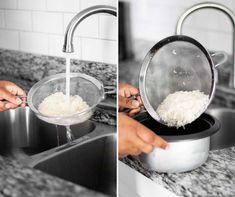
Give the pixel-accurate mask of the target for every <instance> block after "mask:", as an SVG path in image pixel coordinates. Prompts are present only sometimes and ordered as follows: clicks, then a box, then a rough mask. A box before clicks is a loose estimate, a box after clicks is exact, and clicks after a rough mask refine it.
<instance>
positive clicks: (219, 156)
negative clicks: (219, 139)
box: [122, 147, 235, 197]
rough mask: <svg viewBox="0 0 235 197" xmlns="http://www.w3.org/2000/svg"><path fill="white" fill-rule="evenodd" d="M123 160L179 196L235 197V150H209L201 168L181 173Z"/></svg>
mask: <svg viewBox="0 0 235 197" xmlns="http://www.w3.org/2000/svg"><path fill="white" fill-rule="evenodd" d="M122 161H123V162H124V163H126V164H127V165H129V166H130V167H132V168H134V169H136V170H137V171H139V172H140V173H142V174H143V175H145V176H146V177H148V178H150V179H151V180H153V181H154V182H156V183H158V184H160V185H162V186H163V187H165V188H166V189H168V190H170V191H172V192H173V193H175V194H177V195H179V196H185V197H199V196H200V197H216V196H220V197H221V196H224V197H234V196H235V147H232V148H226V149H222V150H215V151H210V153H209V158H208V160H207V162H206V163H205V164H203V165H202V166H201V167H199V168H197V169H195V170H193V171H191V172H185V173H178V174H174V173H171V174H166V173H157V172H155V171H152V170H149V169H147V168H145V167H144V166H143V164H142V162H141V161H139V159H138V157H135V158H134V157H127V158H124V159H122Z"/></svg>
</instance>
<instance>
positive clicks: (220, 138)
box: [207, 108, 235, 150]
mask: <svg viewBox="0 0 235 197" xmlns="http://www.w3.org/2000/svg"><path fill="white" fill-rule="evenodd" d="M207 113H208V114H210V115H212V116H213V117H215V118H217V119H218V120H219V121H220V123H221V128H220V130H219V131H218V132H217V133H215V134H214V135H213V136H211V143H210V149H211V150H218V149H222V148H228V147H231V146H235V110H233V109H227V108H215V109H209V110H207Z"/></svg>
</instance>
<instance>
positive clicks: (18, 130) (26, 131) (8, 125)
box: [0, 107, 96, 155]
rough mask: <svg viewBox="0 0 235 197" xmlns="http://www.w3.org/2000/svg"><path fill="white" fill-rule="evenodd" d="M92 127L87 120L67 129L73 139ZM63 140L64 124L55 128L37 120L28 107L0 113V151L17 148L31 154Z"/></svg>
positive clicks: (91, 129)
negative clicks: (71, 133) (70, 130)
mask: <svg viewBox="0 0 235 197" xmlns="http://www.w3.org/2000/svg"><path fill="white" fill-rule="evenodd" d="M95 127H96V126H95V124H94V123H93V122H91V121H87V122H84V123H82V124H79V125H74V126H72V127H71V129H72V132H73V134H74V136H75V138H76V139H77V138H80V137H82V136H84V135H86V134H88V133H90V132H92V131H93V130H94V129H95ZM66 142H67V140H66V132H65V128H64V127H62V126H58V129H57V128H56V126H55V125H52V124H48V123H46V122H44V121H41V120H39V119H38V118H37V117H36V116H35V115H34V113H33V112H32V111H31V110H30V109H29V108H28V107H26V108H18V109H16V110H9V111H5V112H1V113H0V154H4V155H7V154H12V151H14V150H16V149H21V150H23V152H24V153H25V154H27V155H34V154H37V153H40V152H43V151H45V150H48V149H51V148H53V147H56V146H58V145H62V144H65V143H66ZM58 143H59V144H58Z"/></svg>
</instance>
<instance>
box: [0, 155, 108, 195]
mask: <svg viewBox="0 0 235 197" xmlns="http://www.w3.org/2000/svg"><path fill="white" fill-rule="evenodd" d="M0 183H1V184H0V197H2V196H6V197H35V196H37V197H51V196H53V197H60V196H61V197H70V196H71V197H73V196H81V197H94V196H96V197H105V195H103V194H99V193H97V192H94V191H91V190H88V189H86V188H84V187H80V186H78V185H75V184H73V183H70V182H66V181H63V180H61V179H59V178H56V177H53V176H50V175H47V174H45V173H42V172H41V171H39V170H35V169H31V168H28V167H25V166H23V165H22V164H20V163H18V162H17V161H15V160H12V159H10V158H5V157H1V156H0Z"/></svg>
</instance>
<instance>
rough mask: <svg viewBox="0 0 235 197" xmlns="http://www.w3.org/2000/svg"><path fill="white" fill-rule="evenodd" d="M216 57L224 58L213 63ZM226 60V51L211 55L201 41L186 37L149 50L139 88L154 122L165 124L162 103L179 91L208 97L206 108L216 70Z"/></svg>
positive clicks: (163, 41)
mask: <svg viewBox="0 0 235 197" xmlns="http://www.w3.org/2000/svg"><path fill="white" fill-rule="evenodd" d="M213 56H222V57H223V59H222V60H221V61H220V62H219V63H217V64H214V63H213V61H212V57H213ZM226 60H227V56H226V54H225V53H224V52H217V53H214V54H211V55H210V54H209V53H208V51H207V50H206V49H205V48H204V47H203V46H202V45H201V44H200V43H199V42H197V41H196V40H194V39H193V38H190V37H187V36H182V35H179V36H178V35H177V36H171V37H167V38H165V39H163V40H161V41H160V42H158V43H157V44H156V45H154V46H153V47H152V48H151V49H150V51H149V52H148V54H147V55H146V57H145V59H144V61H143V64H142V67H141V71H140V78H139V88H140V94H141V98H142V100H143V104H144V106H145V108H146V110H147V111H148V113H149V114H150V115H151V116H152V117H153V118H154V119H155V120H157V121H158V122H161V123H163V124H165V123H164V122H163V121H162V120H161V119H160V117H159V115H158V114H157V112H156V109H157V107H158V106H159V105H160V104H161V102H162V101H163V100H164V99H165V98H166V97H167V96H168V95H169V94H171V93H174V92H176V91H193V90H200V91H201V92H203V93H204V94H207V95H209V102H208V104H207V106H206V108H207V107H208V105H209V104H210V102H211V100H212V98H213V95H214V91H215V83H216V69H215V68H216V67H217V66H218V65H220V64H222V63H224V62H225V61H226ZM206 108H205V110H206Z"/></svg>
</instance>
